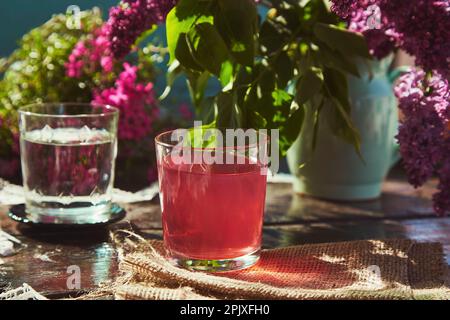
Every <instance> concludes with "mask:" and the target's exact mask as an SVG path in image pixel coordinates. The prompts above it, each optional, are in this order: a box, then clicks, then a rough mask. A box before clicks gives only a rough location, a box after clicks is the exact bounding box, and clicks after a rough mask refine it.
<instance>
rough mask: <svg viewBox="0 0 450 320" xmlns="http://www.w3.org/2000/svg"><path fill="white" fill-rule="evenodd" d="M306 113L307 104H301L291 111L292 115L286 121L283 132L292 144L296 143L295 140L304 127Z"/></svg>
mask: <svg viewBox="0 0 450 320" xmlns="http://www.w3.org/2000/svg"><path fill="white" fill-rule="evenodd" d="M305 114H306V112H305V106H304V105H300V106H298V108H297V109H296V110H294V111H293V112H292V113H291V115H290V117H289V118H288V120H287V121H286V125H285V127H284V132H283V134H284V135H285V136H286V138H287V141H288V142H289V143H290V144H292V143H294V141H295V140H296V139H297V138H298V135H299V134H300V131H301V130H302V127H303V123H304V120H305Z"/></svg>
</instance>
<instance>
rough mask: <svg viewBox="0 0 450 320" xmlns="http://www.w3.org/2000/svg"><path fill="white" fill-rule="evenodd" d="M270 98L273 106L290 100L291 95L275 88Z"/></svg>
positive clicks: (279, 105) (278, 105)
mask: <svg viewBox="0 0 450 320" xmlns="http://www.w3.org/2000/svg"><path fill="white" fill-rule="evenodd" d="M272 98H273V105H274V106H275V107H281V106H283V105H284V104H285V103H286V102H288V101H289V102H290V101H292V96H291V95H290V94H289V93H287V92H286V91H285V90H281V89H277V90H275V91H274V92H272Z"/></svg>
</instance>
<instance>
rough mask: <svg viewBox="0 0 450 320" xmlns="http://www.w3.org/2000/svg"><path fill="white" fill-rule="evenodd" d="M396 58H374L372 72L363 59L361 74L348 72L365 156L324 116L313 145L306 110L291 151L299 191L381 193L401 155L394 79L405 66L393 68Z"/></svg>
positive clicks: (351, 196) (357, 196)
mask: <svg viewBox="0 0 450 320" xmlns="http://www.w3.org/2000/svg"><path fill="white" fill-rule="evenodd" d="M391 62H392V57H389V58H386V59H384V60H381V61H371V62H369V64H370V69H371V72H372V77H371V74H370V71H369V70H370V69H369V67H368V65H367V63H359V64H358V69H359V71H360V74H361V78H356V77H353V76H349V77H348V84H349V94H350V99H351V104H352V119H353V122H354V124H355V125H356V127H357V128H358V129H359V132H360V135H361V153H362V156H363V159H364V162H363V161H362V160H361V159H360V158H359V157H358V155H357V154H356V152H355V150H354V148H353V146H351V145H349V144H347V143H346V142H343V141H342V140H341V139H339V138H337V137H336V136H334V135H333V134H332V133H331V131H330V129H329V127H328V124H327V123H326V121H325V120H324V119H323V118H322V119H321V120H320V121H321V122H320V123H319V131H318V136H317V139H318V140H317V145H316V149H315V150H314V151H313V150H312V135H313V121H312V120H311V114H307V118H306V121H305V124H304V127H303V129H302V132H301V133H300V136H299V138H298V139H297V141H296V142H295V143H294V145H293V146H292V147H291V149H290V150H289V151H288V164H289V168H290V170H291V172H292V173H293V174H295V175H296V177H297V178H296V179H295V182H294V191H295V192H297V193H302V194H307V195H311V196H316V197H320V198H324V199H330V200H349V201H350V200H368V199H374V198H377V197H379V196H380V194H381V185H382V182H383V180H384V178H385V177H386V175H387V173H388V171H389V168H390V167H391V166H392V165H393V164H394V163H395V162H396V161H397V160H398V146H397V145H396V143H395V135H396V134H397V129H398V111H397V102H396V98H395V96H394V93H393V90H392V83H393V81H394V80H395V79H396V78H397V76H398V75H399V74H400V72H401V71H402V70H399V69H396V70H393V71H389V67H390V65H391ZM326 110H327V108H326V107H324V111H323V112H326ZM301 164H303V165H302V166H300V165H301Z"/></svg>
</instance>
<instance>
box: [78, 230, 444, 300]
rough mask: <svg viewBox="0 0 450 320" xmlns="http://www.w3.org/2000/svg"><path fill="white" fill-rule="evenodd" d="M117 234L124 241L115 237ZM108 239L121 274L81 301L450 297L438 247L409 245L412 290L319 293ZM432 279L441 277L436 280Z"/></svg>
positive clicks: (134, 238) (138, 241)
mask: <svg viewBox="0 0 450 320" xmlns="http://www.w3.org/2000/svg"><path fill="white" fill-rule="evenodd" d="M120 233H122V236H123V235H124V234H126V235H127V236H128V237H126V238H125V239H124V238H123V237H120V236H118V235H119V234H120ZM111 238H112V240H113V242H114V243H116V245H117V247H118V251H119V261H120V266H119V269H120V270H121V271H122V272H123V274H122V275H121V276H120V277H118V278H117V279H116V281H115V282H114V283H113V284H112V285H110V286H107V287H104V288H102V289H101V290H99V291H97V292H92V293H91V294H90V295H87V296H85V298H101V297H102V295H114V297H115V299H126V300H128V299H138V300H141V299H148V300H202V299H274V300H275V299H302V300H303V299H332V300H337V299H349V300H356V299H364V300H368V299H450V290H449V288H448V283H445V281H444V280H443V279H444V276H445V275H448V274H447V268H446V265H445V262H444V255H443V250H442V246H441V245H440V244H436V243H416V242H413V241H410V244H411V245H410V247H409V249H408V256H409V255H411V256H412V259H411V260H409V261H408V263H406V264H405V265H406V268H407V270H406V275H407V277H408V281H409V283H410V286H399V287H395V288H387V289H383V290H358V289H351V288H348V289H346V290H318V289H299V288H295V289H292V288H280V287H274V286H270V285H268V284H264V283H254V282H247V281H242V280H236V279H230V278H225V277H220V276H215V275H212V274H205V273H199V272H192V271H189V270H185V269H180V268H177V267H175V266H173V265H172V264H171V263H170V262H168V261H167V259H165V258H164V257H163V256H162V255H161V253H160V252H161V251H160V250H161V247H160V246H161V244H160V242H153V241H147V240H145V239H144V238H142V237H140V236H138V235H136V234H134V233H131V232H129V231H127V230H121V231H119V232H115V233H112V235H111ZM391 241H395V240H391ZM398 241H404V242H405V241H408V240H398ZM322 245H324V244H322ZM424 262H427V263H424ZM417 266H419V267H417ZM430 274H433V277H434V278H433V277H430V276H429V275H430ZM436 275H438V276H439V278H440V279H436Z"/></svg>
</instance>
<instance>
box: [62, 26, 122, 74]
mask: <svg viewBox="0 0 450 320" xmlns="http://www.w3.org/2000/svg"><path fill="white" fill-rule="evenodd" d="M108 28H109V27H108V26H107V25H106V24H104V25H103V26H102V27H100V28H99V29H97V30H96V31H95V32H94V34H93V35H92V36H91V37H89V38H88V39H87V40H81V41H80V42H78V43H77V44H76V45H75V47H74V49H73V51H72V53H71V54H70V56H69V59H68V62H67V63H66V74H67V76H68V77H71V78H80V77H82V76H83V75H84V74H87V75H90V74H92V73H94V72H96V71H99V70H101V71H103V72H104V73H110V72H112V71H113V68H114V58H113V55H112V53H111V49H110V48H111V43H110V41H109V38H108Z"/></svg>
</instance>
